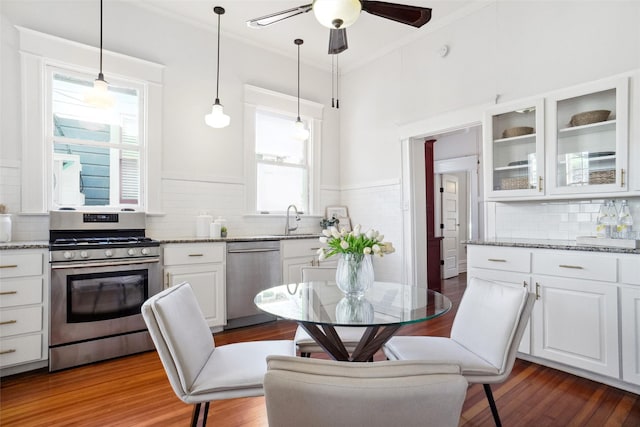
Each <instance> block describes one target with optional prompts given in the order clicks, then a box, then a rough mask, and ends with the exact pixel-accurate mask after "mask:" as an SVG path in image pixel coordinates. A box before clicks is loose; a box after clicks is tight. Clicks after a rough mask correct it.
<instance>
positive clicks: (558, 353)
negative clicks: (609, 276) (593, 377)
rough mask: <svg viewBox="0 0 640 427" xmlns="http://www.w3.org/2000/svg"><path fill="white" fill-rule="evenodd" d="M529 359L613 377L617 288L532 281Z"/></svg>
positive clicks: (544, 279) (540, 279) (615, 370)
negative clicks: (534, 290) (540, 359)
mask: <svg viewBox="0 0 640 427" xmlns="http://www.w3.org/2000/svg"><path fill="white" fill-rule="evenodd" d="M534 281H535V286H536V293H537V295H538V296H539V297H538V301H536V305H535V307H534V313H533V316H532V320H533V331H534V332H533V337H532V352H531V353H532V354H533V355H534V356H539V357H542V358H545V359H548V360H553V361H556V362H560V363H564V364H567V365H570V366H574V367H577V368H581V369H586V370H588V371H591V372H596V373H598V374H602V375H607V376H610V377H618V375H619V372H620V366H619V363H618V348H619V343H618V289H617V286H616V285H615V284H614V283H605V282H594V281H587V280H576V279H567V278H558V277H550V276H534Z"/></svg>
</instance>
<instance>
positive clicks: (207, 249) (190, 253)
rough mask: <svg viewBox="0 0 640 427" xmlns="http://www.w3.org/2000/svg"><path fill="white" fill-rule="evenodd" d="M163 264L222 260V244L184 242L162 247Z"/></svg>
mask: <svg viewBox="0 0 640 427" xmlns="http://www.w3.org/2000/svg"><path fill="white" fill-rule="evenodd" d="M163 254H164V265H185V264H207V263H213V262H224V254H225V247H224V244H201V243H196V244H185V245H182V244H180V245H171V246H166V247H165V248H164V252H163Z"/></svg>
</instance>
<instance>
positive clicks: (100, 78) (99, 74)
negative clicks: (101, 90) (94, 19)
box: [98, 0, 104, 80]
mask: <svg viewBox="0 0 640 427" xmlns="http://www.w3.org/2000/svg"><path fill="white" fill-rule="evenodd" d="M98 80H104V75H103V74H102V0H100V72H99V73H98Z"/></svg>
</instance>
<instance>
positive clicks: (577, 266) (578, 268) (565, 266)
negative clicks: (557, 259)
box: [558, 264, 584, 270]
mask: <svg viewBox="0 0 640 427" xmlns="http://www.w3.org/2000/svg"><path fill="white" fill-rule="evenodd" d="M558 267H560V268H573V269H574V270H584V267H581V266H579V265H566V264H560V265H559V266H558Z"/></svg>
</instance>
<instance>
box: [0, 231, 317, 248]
mask: <svg viewBox="0 0 640 427" xmlns="http://www.w3.org/2000/svg"><path fill="white" fill-rule="evenodd" d="M320 236H322V234H313V233H309V234H291V235H289V236H284V235H277V234H274V235H270V234H265V235H260V236H232V237H225V238H220V239H211V238H209V237H172V238H157V237H153V236H151V237H153V238H154V239H156V240H158V241H160V243H161V244H167V243H214V242H251V241H264V240H296V239H317V238H318V237H320ZM48 248H49V242H48V241H46V240H37V241H26V240H25V241H16V242H6V243H0V251H2V250H11V249H48Z"/></svg>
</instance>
